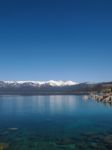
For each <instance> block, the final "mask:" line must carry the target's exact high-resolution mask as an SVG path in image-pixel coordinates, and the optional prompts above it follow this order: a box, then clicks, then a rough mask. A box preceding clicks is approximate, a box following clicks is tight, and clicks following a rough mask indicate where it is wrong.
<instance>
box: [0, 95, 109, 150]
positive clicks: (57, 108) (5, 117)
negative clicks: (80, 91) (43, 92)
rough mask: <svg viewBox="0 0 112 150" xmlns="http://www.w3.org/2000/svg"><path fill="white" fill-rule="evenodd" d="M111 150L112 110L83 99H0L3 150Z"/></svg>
mask: <svg viewBox="0 0 112 150" xmlns="http://www.w3.org/2000/svg"><path fill="white" fill-rule="evenodd" d="M2 149H3V150H4V149H7V150H96V149H97V150H110V149H112V107H111V105H109V104H107V105H105V104H103V103H98V102H96V101H94V100H92V99H87V98H86V97H84V96H74V95H71V96H70V95H68V96H67V95H66V96H64V95H63V96H59V95H57V96H0V150H2Z"/></svg>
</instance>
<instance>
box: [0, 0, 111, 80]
mask: <svg viewBox="0 0 112 150" xmlns="http://www.w3.org/2000/svg"><path fill="white" fill-rule="evenodd" d="M51 79H54V80H74V81H78V82H84V81H110V80H112V0H40V1H39V0H3V1H0V80H51Z"/></svg>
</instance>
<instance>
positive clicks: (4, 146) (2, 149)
mask: <svg viewBox="0 0 112 150" xmlns="http://www.w3.org/2000/svg"><path fill="white" fill-rule="evenodd" d="M8 149H9V144H8V143H0V150H8Z"/></svg>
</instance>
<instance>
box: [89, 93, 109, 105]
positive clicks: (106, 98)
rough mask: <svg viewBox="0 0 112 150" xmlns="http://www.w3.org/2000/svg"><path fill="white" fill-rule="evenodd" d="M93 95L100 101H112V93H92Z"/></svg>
mask: <svg viewBox="0 0 112 150" xmlns="http://www.w3.org/2000/svg"><path fill="white" fill-rule="evenodd" d="M91 97H92V98H93V99H94V100H97V101H100V102H105V103H112V93H102V94H91Z"/></svg>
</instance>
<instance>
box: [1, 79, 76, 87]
mask: <svg viewBox="0 0 112 150" xmlns="http://www.w3.org/2000/svg"><path fill="white" fill-rule="evenodd" d="M3 82H4V83H6V84H14V85H16V84H24V83H27V84H34V85H38V86H41V85H46V84H47V85H50V86H72V85H76V84H78V83H77V82H73V81H62V80H59V81H55V80H49V81H3Z"/></svg>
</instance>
